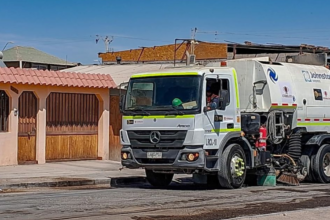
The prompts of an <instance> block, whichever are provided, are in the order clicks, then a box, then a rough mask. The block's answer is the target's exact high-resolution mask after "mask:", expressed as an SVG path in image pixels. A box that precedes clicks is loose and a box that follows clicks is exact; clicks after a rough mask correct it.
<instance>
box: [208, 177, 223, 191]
mask: <svg viewBox="0 0 330 220" xmlns="http://www.w3.org/2000/svg"><path fill="white" fill-rule="evenodd" d="M207 186H208V187H210V188H219V187H220V184H219V180H218V176H217V175H207Z"/></svg>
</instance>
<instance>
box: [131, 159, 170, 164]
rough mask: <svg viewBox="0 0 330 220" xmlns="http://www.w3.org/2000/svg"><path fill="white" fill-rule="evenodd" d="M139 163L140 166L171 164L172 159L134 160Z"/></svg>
mask: <svg viewBox="0 0 330 220" xmlns="http://www.w3.org/2000/svg"><path fill="white" fill-rule="evenodd" d="M136 160H137V161H138V162H139V163H142V164H167V163H169V164H172V163H174V161H175V160H174V159H136Z"/></svg>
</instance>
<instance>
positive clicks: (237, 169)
mask: <svg viewBox="0 0 330 220" xmlns="http://www.w3.org/2000/svg"><path fill="white" fill-rule="evenodd" d="M220 163H221V167H220V171H219V173H218V180H219V183H220V185H221V187H223V188H227V189H237V188H240V187H242V185H243V184H244V181H245V178H246V157H245V153H244V150H243V148H242V147H241V146H240V145H238V144H231V145H229V146H228V147H227V148H226V149H225V151H224V152H223V154H222V156H221V158H220Z"/></svg>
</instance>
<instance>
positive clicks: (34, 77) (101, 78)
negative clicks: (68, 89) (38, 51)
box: [0, 67, 116, 88]
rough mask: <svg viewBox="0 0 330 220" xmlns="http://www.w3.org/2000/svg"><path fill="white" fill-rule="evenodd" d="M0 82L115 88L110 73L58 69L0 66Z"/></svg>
mask: <svg viewBox="0 0 330 220" xmlns="http://www.w3.org/2000/svg"><path fill="white" fill-rule="evenodd" d="M0 82H2V83H15V84H28V85H48V86H72V87H85V88H115V87H116V84H115V82H114V81H113V79H112V78H111V76H110V75H104V74H91V73H70V72H59V71H48V70H46V71H43V70H33V69H19V68H13V67H11V68H6V67H5V68H1V67H0Z"/></svg>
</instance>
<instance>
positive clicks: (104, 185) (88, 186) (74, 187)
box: [52, 184, 112, 191]
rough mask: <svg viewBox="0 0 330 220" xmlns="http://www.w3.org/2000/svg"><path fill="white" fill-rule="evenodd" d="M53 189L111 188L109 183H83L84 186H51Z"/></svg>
mask: <svg viewBox="0 0 330 220" xmlns="http://www.w3.org/2000/svg"><path fill="white" fill-rule="evenodd" d="M52 189H54V190H69V191H71V190H103V189H112V188H111V187H110V186H109V184H102V185H84V186H65V187H53V188H52Z"/></svg>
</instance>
